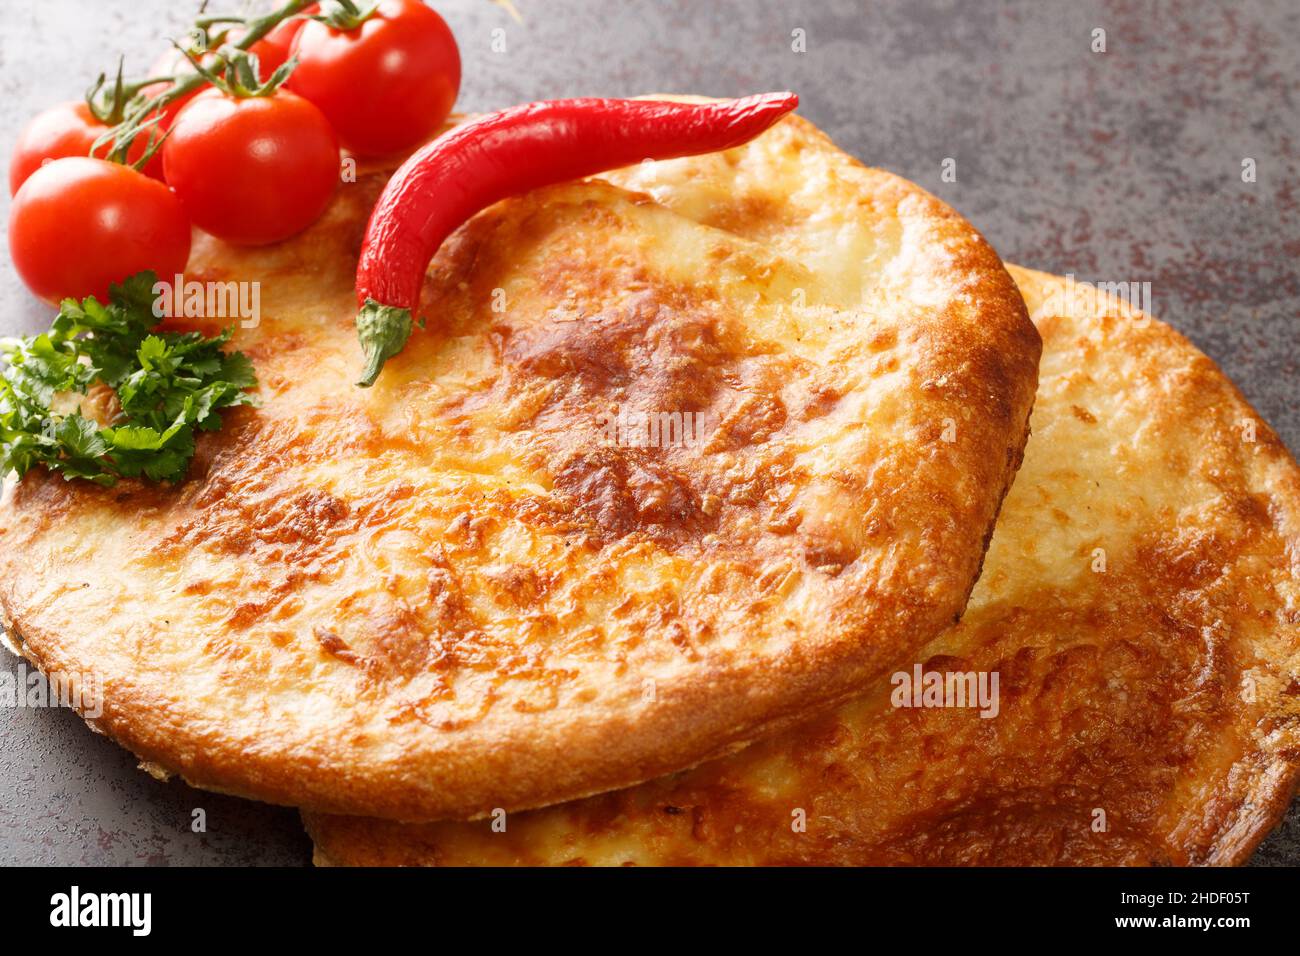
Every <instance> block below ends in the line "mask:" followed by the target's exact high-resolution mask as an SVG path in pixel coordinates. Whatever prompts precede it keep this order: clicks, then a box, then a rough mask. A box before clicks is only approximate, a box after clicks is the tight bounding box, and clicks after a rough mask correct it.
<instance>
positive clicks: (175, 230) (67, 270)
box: [9, 156, 190, 302]
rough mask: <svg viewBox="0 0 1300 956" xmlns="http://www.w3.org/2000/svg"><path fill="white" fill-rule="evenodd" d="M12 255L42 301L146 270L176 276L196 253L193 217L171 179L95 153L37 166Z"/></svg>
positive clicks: (15, 216)
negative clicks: (169, 185) (192, 244)
mask: <svg viewBox="0 0 1300 956" xmlns="http://www.w3.org/2000/svg"><path fill="white" fill-rule="evenodd" d="M9 253H10V256H11V257H12V258H13V262H14V267H15V268H16V269H17V270H18V275H19V276H21V277H22V280H23V282H25V283H26V284H27V287H28V288H29V289H31V290H32V291H33V292H35V293H36V294H37V295H38V296H40V297H41V298H42V299H48V300H50V301H58V300H60V299H63V298H65V297H67V296H73V297H75V298H82V297H84V296H87V295H94V296H98V297H99V298H100V300H101V301H105V302H106V301H108V299H107V296H108V287H109V284H110V283H113V282H120V281H121V280H122V279H125V278H127V277H128V276H131V275H134V274H135V273H137V272H140V271H142V270H144V269H153V270H154V271H155V272H157V273H158V274H159V275H162V276H171V275H174V274H175V273H177V272H182V271H184V269H185V263H186V261H187V260H188V259H189V256H190V223H189V219H188V218H187V217H186V215H185V210H184V209H183V208H182V207H181V204H180V201H179V200H178V199H177V198H176V196H175V195H174V194H173V193H172V191H171V190H170V189H168V188H167V187H166V186H165V185H163V184H162V183H160V182H158V181H157V180H155V179H150V178H149V177H148V176H145V175H144V174H143V173H138V172H136V171H135V170H134V169H131V168H130V167H128V166H122V165H120V164H118V163H110V162H108V161H106V160H103V159H91V158H90V157H81V156H77V157H67V158H64V159H56V160H54V161H53V162H51V163H47V164H46V165H44V166H42V167H41V168H40V169H38V170H36V171H35V172H34V173H32V174H31V176H29V177H28V178H27V181H26V182H25V183H23V185H22V188H21V189H19V190H18V194H17V195H16V196H14V199H13V204H12V206H11V207H10V209H9Z"/></svg>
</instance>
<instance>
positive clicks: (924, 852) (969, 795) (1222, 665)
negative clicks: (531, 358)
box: [304, 267, 1300, 865]
mask: <svg viewBox="0 0 1300 956" xmlns="http://www.w3.org/2000/svg"><path fill="white" fill-rule="evenodd" d="M1011 272H1012V275H1013V276H1014V277H1015V279H1016V281H1017V283H1018V284H1019V285H1020V288H1021V291H1022V293H1023V294H1024V297H1025V300H1026V302H1027V304H1028V306H1029V310H1030V312H1031V314H1032V315H1033V318H1034V321H1035V323H1036V324H1037V325H1038V328H1039V331H1040V332H1041V333H1042V337H1043V343H1044V351H1043V361H1042V370H1041V380H1040V381H1041V383H1040V387H1039V392H1038V400H1037V405H1036V408H1035V410H1034V414H1033V423H1032V425H1033V436H1032V438H1031V439H1030V442H1029V445H1028V448H1027V451H1026V456H1025V461H1024V465H1023V467H1022V468H1021V470H1020V473H1019V477H1018V478H1017V479H1016V482H1015V485H1014V486H1013V488H1012V490H1011V492H1010V494H1009V495H1008V497H1007V499H1006V501H1005V503H1004V505H1003V509H1002V514H1001V517H1000V519H999V521H998V524H997V529H996V531H995V534H994V536H993V540H992V544H991V546H990V549H989V552H988V557H987V559H986V562H985V567H984V574H983V576H982V577H981V579H980V581H979V584H978V585H977V586H976V589H975V592H974V594H973V595H972V598H971V602H970V605H969V607H968V609H967V612H966V614H965V617H964V618H963V620H962V621H961V623H960V624H959V625H957V626H956V627H954V628H953V629H951V630H950V631H948V632H947V633H946V634H944V635H943V636H941V637H940V638H939V639H937V640H935V641H934V642H932V643H931V644H929V645H928V646H927V647H926V648H925V649H924V651H923V652H922V653H921V654H920V655H919V656H918V658H917V661H916V665H917V666H913V665H904V667H903V668H901V669H900V671H899V672H898V673H897V674H896V675H892V676H891V677H889V678H888V679H884V680H881V681H879V682H878V683H877V684H876V685H875V686H873V687H871V688H870V689H869V690H868V691H867V693H866V694H865V695H864V696H863V697H861V698H860V699H858V700H856V701H854V702H852V703H850V704H848V705H845V706H842V707H841V708H840V709H838V710H837V711H835V712H834V713H832V714H830V715H828V716H826V717H823V718H821V719H819V720H815V721H813V722H812V723H808V724H806V725H804V726H802V727H800V728H798V729H796V730H793V731H790V732H787V733H785V734H783V735H781V736H779V737H775V738H772V739H770V740H767V741H765V742H762V743H759V744H757V745H755V746H753V747H750V748H749V749H748V750H745V751H743V752H742V753H740V754H738V755H735V756H733V757H729V758H727V759H724V760H719V761H715V762H713V763H709V764H706V765H703V766H700V767H697V768H696V769H694V770H691V771H688V772H685V773H681V774H676V775H674V776H671V777H665V778H663V779H660V780H656V781H653V782H651V783H648V784H644V785H642V786H639V787H634V788H631V789H627V790H622V791H618V792H615V793H607V794H603V795H600V796H596V797H591V798H588V799H585V800H579V801H575V802H572V803H566V804H562V805H559V806H554V807H549V808H546V809H542V810H536V811H531V812H527V813H519V814H510V815H509V816H508V817H507V816H505V815H504V814H497V815H496V816H495V817H489V818H487V819H483V820H479V821H476V822H473V823H436V824H425V825H403V824H399V823H392V822H387V821H380V820H370V819H363V818H358V817H337V816H325V815H319V814H304V820H305V823H306V825H307V828H308V830H309V831H310V833H311V835H312V837H313V839H314V840H315V841H316V858H317V862H318V863H322V864H336V865H368V864H387V865H400V864H423V865H477V864H486V865H553V864H591V865H621V864H660V865H674V864H678V865H680V864H686V865H690V864H722V865H747V864H984V865H995V864H1004V865H1034V864H1076V865H1087V864H1178V865H1182V864H1201V863H1211V864H1232V863H1239V862H1241V861H1243V860H1244V859H1245V858H1246V857H1247V856H1248V855H1249V854H1250V852H1251V850H1252V849H1253V848H1254V847H1255V845H1256V844H1257V843H1258V842H1259V841H1260V840H1261V839H1262V838H1263V836H1264V835H1265V834H1266V833H1267V832H1268V830H1269V829H1271V828H1272V827H1273V826H1274V825H1275V824H1276V823H1277V821H1278V820H1279V818H1280V817H1281V816H1282V814H1283V813H1284V812H1285V810H1286V807H1287V805H1288V803H1289V801H1290V799H1291V797H1292V795H1293V794H1294V792H1295V788H1296V782H1297V776H1298V772H1300V471H1298V470H1297V467H1296V465H1295V462H1294V461H1293V460H1292V458H1291V456H1290V455H1289V454H1288V452H1287V450H1286V449H1285V447H1284V446H1283V445H1282V443H1281V442H1280V441H1279V440H1278V438H1277V436H1276V435H1275V434H1274V433H1273V432H1272V431H1271V430H1270V429H1269V428H1268V426H1267V425H1266V424H1265V423H1264V422H1263V421H1262V420H1261V419H1260V418H1259V417H1258V415H1257V414H1256V413H1255V412H1254V411H1253V410H1252V409H1251V408H1250V406H1249V405H1248V404H1247V403H1246V401H1245V400H1244V399H1243V398H1242V396H1241V395H1240V393H1238V391H1237V390H1236V389H1235V388H1234V387H1233V385H1232V384H1231V383H1230V382H1229V381H1228V380H1227V379H1226V378H1225V376H1224V375H1223V374H1222V373H1221V372H1220V371H1219V370H1218V368H1217V367H1216V366H1215V365H1214V363H1213V362H1211V361H1210V360H1209V359H1208V358H1207V357H1206V356H1204V355H1203V354H1201V353H1200V352H1199V351H1197V350H1196V349H1195V348H1194V347H1193V346H1192V345H1191V344H1190V343H1189V342H1188V341H1187V340H1186V339H1184V338H1183V337H1182V336H1181V335H1179V334H1178V333H1176V332H1174V331H1173V330H1172V329H1170V328H1169V327H1168V326H1165V325H1164V324H1162V323H1160V322H1158V321H1156V320H1154V319H1151V318H1150V317H1148V316H1146V315H1145V314H1143V313H1142V312H1140V311H1137V310H1135V309H1131V308H1129V307H1127V306H1126V305H1125V304H1124V303H1121V302H1119V301H1117V300H1116V299H1114V298H1111V297H1106V296H1101V295H1099V294H1098V293H1097V292H1096V290H1095V289H1093V288H1092V287H1090V286H1086V285H1082V284H1078V285H1076V284H1074V283H1072V282H1071V281H1070V280H1067V279H1061V278H1057V277H1054V276H1049V275H1046V274H1043V273H1039V272H1032V271H1030V270H1026V269H1019V268H1016V267H1011ZM995 677H996V683H995V681H994V678H995ZM918 678H919V679H918ZM963 696H964V698H965V699H964V700H963V699H962V698H963Z"/></svg>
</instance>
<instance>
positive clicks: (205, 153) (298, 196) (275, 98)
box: [163, 89, 339, 245]
mask: <svg viewBox="0 0 1300 956" xmlns="http://www.w3.org/2000/svg"><path fill="white" fill-rule="evenodd" d="M163 169H164V171H165V172H166V175H167V183H168V185H170V186H171V187H172V188H173V189H174V190H176V195H177V196H179V197H180V200H181V202H182V203H183V204H184V206H185V209H186V211H187V212H189V214H190V218H191V219H193V220H194V224H195V225H196V226H198V227H199V228H201V229H205V230H207V231H208V232H210V233H212V234H213V235H214V236H216V237H218V238H219V239H224V240H226V241H227V242H233V243H237V244H239V245H263V244H265V243H269V242H278V241H279V240H281V239H287V238H288V237H289V236H292V235H293V234H294V233H297V232H301V231H302V230H303V229H305V228H307V227H308V226H309V225H311V224H312V223H313V222H315V221H316V220H317V219H318V218H319V217H320V214H321V213H322V212H324V211H325V206H326V205H327V204H328V203H329V200H330V197H331V196H332V195H333V194H334V189H335V187H336V186H337V185H338V180H339V146H338V140H337V139H336V138H335V136H334V131H333V130H332V129H330V124H329V121H328V120H327V119H325V116H324V114H322V113H321V111H320V110H318V109H317V108H316V107H314V106H312V105H311V104H310V103H308V102H307V101H306V100H304V99H303V98H302V97H300V96H295V95H294V94H293V93H290V92H289V91H288V90H278V91H276V92H275V93H273V94H271V95H269V96H251V97H245V98H242V99H240V98H235V97H232V96H227V95H226V94H224V93H222V92H221V91H220V90H216V89H209V90H206V91H205V92H203V93H201V94H199V95H198V96H197V97H195V98H194V100H193V101H192V102H191V103H190V104H189V105H188V106H186V107H185V109H183V110H181V113H180V115H179V116H178V117H176V122H175V123H174V124H173V125H172V132H171V136H169V137H168V139H167V142H166V144H164V146H163Z"/></svg>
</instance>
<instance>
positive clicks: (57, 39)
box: [0, 0, 1300, 864]
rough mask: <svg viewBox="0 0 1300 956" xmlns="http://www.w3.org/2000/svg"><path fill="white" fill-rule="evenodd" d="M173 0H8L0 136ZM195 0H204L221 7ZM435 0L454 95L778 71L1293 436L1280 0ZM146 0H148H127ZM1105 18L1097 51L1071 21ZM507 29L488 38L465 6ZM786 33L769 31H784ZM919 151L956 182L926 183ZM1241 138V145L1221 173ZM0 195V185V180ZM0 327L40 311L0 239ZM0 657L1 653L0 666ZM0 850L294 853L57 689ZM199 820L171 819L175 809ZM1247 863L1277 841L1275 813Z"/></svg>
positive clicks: (25, 719)
mask: <svg viewBox="0 0 1300 956" xmlns="http://www.w3.org/2000/svg"><path fill="white" fill-rule="evenodd" d="M196 5H197V0H196V2H195V3H193V4H191V3H186V2H168V0H40V2H37V0H8V2H6V3H5V17H4V19H3V20H2V21H0V151H3V154H4V155H5V156H7V155H8V153H9V149H10V146H11V144H12V141H13V138H14V136H15V135H16V133H17V131H18V128H19V126H20V124H21V123H22V121H23V120H24V118H25V117H26V116H28V115H29V114H31V113H33V112H35V111H36V110H38V109H39V108H41V107H43V106H46V105H48V104H50V103H52V102H54V101H56V100H59V99H64V98H71V97H74V96H77V95H79V93H80V91H81V89H82V88H83V87H84V86H85V85H86V83H87V82H88V81H89V80H90V79H91V76H92V73H93V72H95V71H97V70H99V69H107V68H109V66H110V65H111V64H110V62H109V59H111V54H108V55H107V56H106V50H117V49H119V48H120V49H122V50H125V51H126V52H127V54H128V64H129V65H132V66H135V67H137V68H140V69H143V68H144V67H145V66H147V65H148V63H149V62H150V61H151V60H152V59H153V55H154V54H155V52H156V51H157V50H158V49H159V48H160V45H161V39H160V38H161V36H162V35H164V34H165V33H166V32H168V31H172V32H179V30H180V27H181V25H182V24H183V23H184V22H185V21H186V19H187V15H188V12H189V11H191V10H192V9H193V8H194V7H195V6H196ZM235 5H236V0H231V2H230V3H229V4H225V3H219V2H214V3H213V4H212V6H213V7H214V8H216V7H223V8H224V7H227V6H235ZM516 5H517V7H518V8H519V10H520V11H521V12H522V14H523V16H524V21H525V22H524V23H523V24H522V25H518V24H516V23H514V22H513V21H512V20H511V19H510V18H509V17H508V16H507V14H506V13H505V12H503V11H502V10H501V9H499V8H498V7H496V6H494V5H492V4H490V3H489V2H488V0H440V2H437V3H436V4H435V6H436V7H437V8H438V9H439V10H440V11H441V12H442V13H443V14H444V16H445V17H446V18H447V20H448V21H449V22H450V24H451V25H452V28H453V29H454V30H455V32H456V36H457V38H458V40H459V42H460V44H461V49H462V52H463V56H464V60H465V82H464V87H463V91H462V97H461V108H462V109H466V110H484V109H492V108H497V107H501V106H506V105H509V104H513V103H516V102H520V101H524V100H532V99H542V98H550V97H557V96H572V95H581V94H601V95H633V94H638V93H646V92H654V91H659V92H665V91H667V92H698V93H707V94H715V95H735V94H742V93H748V92H754V91H756V90H760V89H776V88H783V87H789V88H792V89H795V90H798V91H799V93H800V95H801V96H802V99H803V106H802V112H803V113H804V115H806V116H808V117H809V118H811V119H812V120H813V121H815V122H816V123H818V124H820V125H821V126H822V127H823V128H824V129H826V130H827V131H828V132H829V133H830V134H831V136H833V137H834V138H835V140H836V141H837V142H838V143H839V144H840V145H842V146H843V147H844V148H846V149H848V150H849V151H851V152H853V153H855V154H857V155H858V156H860V157H862V158H863V159H865V160H866V161H867V162H869V163H871V164H873V165H879V166H883V167H886V168H888V169H891V170H894V171H896V172H898V173H901V174H902V175H904V176H907V177H909V178H911V179H913V180H915V181H917V182H919V183H921V184H922V185H923V186H925V187H926V188H928V189H930V190H932V191H933V192H935V193H937V194H938V195H939V196H941V197H942V198H944V199H945V200H947V201H948V202H950V203H951V204H952V205H954V206H955V207H956V208H957V209H958V210H960V211H961V212H962V213H964V214H965V215H966V216H967V217H969V218H970V219H971V220H972V221H974V222H975V223H976V225H978V226H979V227H980V228H981V229H982V230H983V231H984V233H985V235H986V236H987V237H988V238H989V239H990V241H992V243H993V244H994V246H995V247H996V248H997V249H998V250H999V251H1000V252H1001V253H1002V255H1003V257H1004V258H1007V259H1009V260H1012V261H1015V262H1019V263H1022V264H1024V265H1030V266H1035V267H1038V268H1040V269H1045V270H1048V271H1052V272H1060V273H1065V272H1073V273H1075V274H1076V275H1077V276H1078V277H1079V278H1080V279H1087V280H1102V281H1120V280H1124V279H1135V280H1146V281H1150V282H1151V283H1152V291H1153V301H1154V309H1155V311H1156V312H1157V314H1159V315H1160V316H1161V317H1163V318H1164V319H1166V320H1167V321H1169V322H1171V323H1172V324H1174V325H1175V326H1177V327H1178V328H1179V329H1181V330H1182V331H1183V332H1185V333H1187V334H1188V335H1189V336H1190V337H1191V338H1192V339H1193V340H1194V341H1195V342H1196V343H1197V344H1198V345H1199V346H1200V347H1201V348H1203V349H1204V350H1205V351H1206V352H1208V353H1209V354H1210V355H1211V356H1212V357H1213V358H1214V359H1215V360H1217V361H1218V362H1219V364H1220V365H1221V366H1222V367H1223V368H1224V370H1225V371H1226V372H1227V373H1228V374H1229V375H1230V376H1231V377H1232V378H1233V379H1234V380H1235V381H1236V382H1237V383H1238V384H1239V385H1240V386H1241V388H1242V390H1243V391H1244V392H1245V393H1246V395H1247V397H1248V398H1249V399H1250V400H1251V401H1252V402H1253V403H1254V404H1255V406H1256V407H1257V408H1258V409H1259V410H1260V411H1261V412H1262V413H1263V414H1264V416H1265V417H1266V418H1267V419H1268V420H1269V421H1270V422H1272V423H1273V425H1274V426H1275V427H1276V428H1277V430H1278V431H1279V432H1280V433H1281V435H1282V437H1283V439H1284V440H1285V441H1286V442H1287V444H1288V445H1289V446H1290V447H1291V448H1292V449H1300V400H1298V399H1300V385H1298V383H1300V376H1298V374H1297V362H1298V361H1300V334H1297V333H1298V326H1297V322H1298V321H1300V320H1298V317H1300V267H1298V266H1297V260H1298V259H1300V228H1297V216H1298V215H1300V205H1298V204H1297V196H1296V189H1297V172H1298V169H1297V166H1298V164H1300V150H1298V149H1297V145H1298V144H1297V143H1296V142H1295V137H1296V136H1298V135H1300V87H1298V82H1300V80H1298V77H1300V4H1297V3H1296V2H1295V0H1275V2H1267V0H1251V2H1237V3H1232V4H1221V3H1218V2H1196V3H1194V2H1176V0H1130V2H1111V3H1093V2H1077V0H1074V2H1055V3H1049V2H1036V0H1024V2H1015V3H980V2H974V0H965V2H959V0H952V2H940V0H924V2H922V0H900V2H888V3H875V2H861V0H803V2H791V0H732V2H718V0H714V2H707V3H703V2H690V0H675V2H664V0H659V2H651V0H639V2H627V3H619V2H614V0H517V3H516ZM150 11H154V13H153V15H150V13H149V12H150ZM1095 27H1102V28H1104V29H1105V30H1106V33H1107V48H1108V52H1106V53H1105V54H1095V53H1093V52H1091V50H1090V48H1089V45H1090V39H1091V31H1092V29H1093V28H1095ZM497 28H501V29H504V30H505V34H506V40H507V52H506V53H504V54H498V53H493V52H492V51H491V49H490V43H491V31H492V30H494V29H497ZM795 28H802V29H804V30H805V31H806V33H807V52H806V53H804V54H796V53H794V52H792V51H791V48H790V42H791V31H792V30H794V29H795ZM945 157H953V158H955V159H956V160H957V182H956V183H943V182H941V181H940V164H941V162H942V161H943V159H944V158H945ZM1243 157H1252V158H1254V159H1255V160H1256V163H1257V166H1258V181H1257V182H1256V183H1254V184H1249V185H1248V184H1244V183H1243V182H1242V181H1241V177H1240V170H1241V161H1242V159H1243ZM4 201H6V202H7V197H5V200H4ZM0 299H2V301H4V302H5V303H6V304H7V308H6V309H5V310H4V313H3V315H2V316H0V333H6V334H7V333H11V332H15V331H18V330H26V329H32V328H35V327H36V325H37V324H40V323H43V322H44V321H46V318H47V315H48V314H47V311H46V310H45V309H43V308H41V307H39V306H38V305H36V304H35V303H34V302H32V300H31V299H30V297H29V296H28V295H27V293H26V292H25V291H24V290H23V288H22V287H21V285H20V284H19V283H18V281H17V280H16V278H15V277H14V276H13V273H12V270H11V269H10V267H9V265H8V262H7V260H6V261H4V262H3V264H0ZM3 666H5V667H7V668H9V669H10V670H12V671H14V672H16V673H17V672H21V670H22V666H23V665H21V664H18V663H15V662H13V661H11V660H6V661H5V662H4V664H3ZM0 740H3V744H2V745H0V862H2V863H91V864H114V863H171V864H181V863H189V864H207V863H225V864H248V863H279V864H285V863H290V864H292V863H305V862H307V860H308V856H309V845H308V842H307V840H306V838H305V837H304V836H303V835H302V831H301V829H300V828H299V826H298V823H297V817H296V815H295V813H294V812H293V811H291V810H285V809H278V808H271V807H266V806H261V805H258V804H253V803H247V802H244V801H240V800H235V799H230V798H225V797H219V796H215V795H212V794H206V793H199V792H196V791H193V790H190V789H188V788H187V787H185V786H184V785H182V784H179V783H171V784H167V785H162V784H158V783H156V782H154V781H153V780H152V779H151V778H149V777H147V776H146V775H144V774H142V773H140V772H138V771H137V770H136V769H135V764H134V761H133V760H132V758H131V757H130V756H129V755H128V754H126V753H125V752H123V751H121V750H119V749H118V748H117V747H115V746H114V745H113V744H111V743H109V742H108V741H107V740H104V739H103V738H99V737H95V736H93V735H91V734H90V733H88V732H87V731H86V729H85V727H84V725H83V724H82V723H81V722H80V721H79V720H78V719H77V718H76V717H75V716H74V715H73V714H72V713H71V712H69V711H61V710H28V709H19V710H8V709H5V710H0ZM196 807H202V808H203V809H204V810H205V811H206V813H207V833H206V834H195V833H193V832H191V829H190V821H191V813H192V810H193V809H194V808H196ZM1255 862H1257V863H1274V864H1276V863H1292V864H1295V863H1298V862H1300V813H1298V812H1297V810H1296V808H1295V807H1293V808H1292V812H1291V815H1290V818H1289V821H1288V822H1287V823H1286V824H1285V825H1284V826H1283V827H1282V828H1281V829H1280V830H1279V831H1278V832H1276V833H1274V834H1273V836H1272V837H1271V838H1270V839H1269V840H1268V842H1267V843H1266V844H1265V845H1264V847H1263V848H1262V849H1261V850H1260V851H1259V853H1258V854H1257V856H1256V858H1255Z"/></svg>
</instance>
